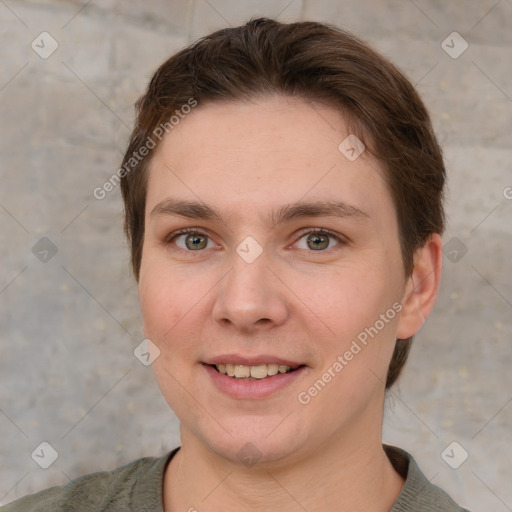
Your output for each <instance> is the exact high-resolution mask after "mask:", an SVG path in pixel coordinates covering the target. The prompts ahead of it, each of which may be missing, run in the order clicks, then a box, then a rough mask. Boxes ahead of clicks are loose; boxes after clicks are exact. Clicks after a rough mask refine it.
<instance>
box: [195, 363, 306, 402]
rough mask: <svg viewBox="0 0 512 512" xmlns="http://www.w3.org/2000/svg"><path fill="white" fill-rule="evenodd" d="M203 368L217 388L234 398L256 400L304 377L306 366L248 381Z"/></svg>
mask: <svg viewBox="0 0 512 512" xmlns="http://www.w3.org/2000/svg"><path fill="white" fill-rule="evenodd" d="M203 368H204V369H205V370H206V371H207V373H208V374H209V375H210V377H211V379H212V380H213V383H214V384H215V385H216V386H217V388H218V389H219V390H220V391H222V392H223V393H226V394H227V395H229V396H231V397H233V398H240V399H249V400H251V399H252V400H255V399H258V398H266V397H268V396H270V395H272V394H273V393H276V392H277V391H279V390H281V389H283V388H285V387H286V386H289V385H290V384H292V383H293V382H295V381H296V380H297V379H298V378H300V377H301V376H302V374H303V373H304V371H305V370H306V366H301V367H299V368H297V369H296V370H294V371H293V372H288V373H278V374H277V375H272V376H271V377H265V378H264V379H255V380H246V379H235V378H234V377H229V376H228V375H224V374H222V373H219V372H218V371H217V370H216V369H215V368H212V367H211V366H208V365H207V364H203Z"/></svg>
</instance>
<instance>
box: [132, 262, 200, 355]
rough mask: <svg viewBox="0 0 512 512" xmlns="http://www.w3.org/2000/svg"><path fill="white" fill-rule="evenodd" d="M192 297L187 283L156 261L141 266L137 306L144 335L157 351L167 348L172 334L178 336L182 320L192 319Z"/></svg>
mask: <svg viewBox="0 0 512 512" xmlns="http://www.w3.org/2000/svg"><path fill="white" fill-rule="evenodd" d="M196 295H197V293H194V288H193V287H190V283H187V282H186V281H185V280H184V279H183V278H181V279H180V278H179V277H178V276H177V275H175V273H171V272H170V270H169V268H168V267H166V266H165V265H162V264H161V263H159V262H158V261H151V260H150V259H148V260H146V261H144V262H143V264H142V265H141V273H140V278H139V303H140V308H141V312H142V320H143V325H144V333H145V335H146V336H147V337H148V338H149V339H151V340H152V341H153V342H154V343H156V344H157V345H159V346H161V350H162V349H165V348H166V347H167V345H168V344H169V343H170V342H171V340H172V339H173V338H174V337H175V335H176V332H182V330H183V327H184V325H185V324H186V322H183V319H184V318H185V317H187V316H190V315H193V313H194V305H195V303H196V302H197V297H196ZM180 329H181V331H180ZM182 335H183V332H182Z"/></svg>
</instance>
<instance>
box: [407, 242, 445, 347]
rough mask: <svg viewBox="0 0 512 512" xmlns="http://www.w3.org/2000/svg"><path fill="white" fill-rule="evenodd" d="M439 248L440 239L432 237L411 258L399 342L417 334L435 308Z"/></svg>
mask: <svg viewBox="0 0 512 512" xmlns="http://www.w3.org/2000/svg"><path fill="white" fill-rule="evenodd" d="M442 247H443V242H442V240H441V236H440V235H439V234H437V233H435V234H433V235H432V236H431V237H430V238H429V239H428V240H427V242H426V243H425V245H423V247H420V248H419V249H417V251H416V252H415V254H414V267H413V270H412V273H411V275H410V276H409V279H408V281H407V285H406V287H405V293H404V296H403V298H402V306H403V309H402V312H401V315H400V322H399V324H398V330H397V338H399V339H406V338H410V337H411V336H413V335H414V334H416V333H417V332H418V331H419V329H420V328H421V326H422V325H423V324H424V323H425V320H426V318H427V317H428V315H429V314H430V312H431V311H432V308H433V307H434V303H435V301H436V298H437V294H438V292H439V285H440V282H441V270H442V266H443V251H442Z"/></svg>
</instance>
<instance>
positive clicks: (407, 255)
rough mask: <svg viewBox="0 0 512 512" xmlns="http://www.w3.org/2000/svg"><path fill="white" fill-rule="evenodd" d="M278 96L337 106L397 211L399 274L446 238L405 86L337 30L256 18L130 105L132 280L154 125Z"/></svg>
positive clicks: (428, 152) (419, 106)
mask: <svg viewBox="0 0 512 512" xmlns="http://www.w3.org/2000/svg"><path fill="white" fill-rule="evenodd" d="M276 93H279V94H285V95H290V96H296V97H301V98H305V99H309V100H317V101H324V102H328V103H329V104H331V105H333V106H334V107H335V108H338V109H339V110H340V111H341V112H342V113H343V114H344V116H345V119H346V121H347V122H348V123H349V126H350V131H351V133H354V134H355V135H356V136H357V137H358V138H359V139H361V140H362V141H363V143H364V144H365V146H366V148H367V150H369V151H370V153H371V154H372V155H373V156H374V157H375V158H376V159H377V160H379V161H380V162H381V163H382V164H383V167H384V169H385V179H386V181H387V185H388V187H389V190H390V193H391V196H392V199H393V202H394V206H395V208H396V213H397V219H398V227H399V235H400V245H401V254H402V259H403V266H404V271H405V274H406V276H409V275H410V273H411V271H412V269H413V263H414V262H413V257H414V252H415V251H416V249H418V248H420V247H421V246H423V245H424V244H425V242H426V241H427V239H428V238H429V236H431V235H432V234H434V233H442V232H443V230H444V210H443V186H444V180H445V169H444V163H443V158H442V152H441V149H440V147H439V144H438V142H437V140H436V137H435V135H434V132H433V129H432V125H431V121H430V118H429V115H428V112H427V110H426V108H425V106H424V104H423V102H422V100H421V99H420V97H419V96H418V94H417V92H416V91H415V89H414V87H413V85H412V84H411V83H410V82H409V80H407V78H405V76H404V75H403V74H402V73H401V72H400V71H399V70H398V69H397V68H396V67H395V66H394V65H393V64H391V63H390V62H389V61H388V60H386V59H385V58H383V57H382V56H381V55H379V54H378V53H377V52H375V51H374V50H372V49H371V48H370V47H369V46H368V45H367V44H366V43H364V42H363V41H361V40H360V39H358V38H357V37H355V36H353V35H352V34H349V33H347V32H345V31H343V30H341V29H339V28H336V27H334V26H331V25H327V24H322V23H317V22H309V21H304V22H297V23H290V24H284V23H280V22H278V21H275V20H271V19H267V18H259V19H255V20H251V21H249V22H248V23H247V24H245V25H243V26H240V27H235V28H228V29H223V30H219V31H217V32H214V33H213V34H210V35H208V36H206V37H203V38H202V39H200V40H198V41H197V42H195V43H193V44H192V45H190V46H189V47H187V48H185V49H183V50H181V51H180V52H178V53H177V54H175V55H173V56H172V57H170V58H169V59H168V60H167V61H166V62H164V63H163V64H162V65H161V66H160V67H159V68H158V70H157V71H156V73H155V74H154V76H153V78H152V79H151V81H150V83H149V85H148V88H147V91H146V93H145V94H144V95H143V96H142V97H141V98H140V99H139V100H138V101H137V104H136V110H137V117H136V122H135V127H134V129H133V132H132V135H131V139H130V142H129V145H128V148H127V151H126V154H125V156H124V159H123V163H122V169H124V172H123V173H122V178H121V189H122V194H123V200H124V205H125V224H124V227H125V232H126V235H127V237H128V240H129V242H130V243H131V261H132V268H133V272H134V274H135V277H136V279H138V277H139V269H140V264H141V259H142V246H143V240H144V212H145V203H146V188H147V169H148V165H149V162H150V161H151V155H152V153H151V151H149V152H147V151H146V152H145V153H147V154H146V156H144V157H141V156H140V154H139V153H138V151H139V149H140V148H141V147H142V146H144V145H145V144H147V142H148V141H149V140H151V141H152V143H153V147H154V146H156V145H157V144H158V142H159V140H160V137H158V136H157V137H155V133H159V132H158V131H157V129H158V127H159V126H167V127H170V125H169V119H170V118H171V116H172V115H173V114H174V113H175V112H176V111H177V110H179V109H181V108H182V106H183V105H187V104H190V101H191V99H192V100H193V101H196V102H197V103H196V104H197V105H201V104H205V103H206V102H214V101H222V100H227V101H229V100H243V99H250V98H254V97H258V96H265V95H271V94H276ZM166 131H167V129H166ZM155 138H158V139H159V140H158V141H156V140H155ZM340 142H341V141H340ZM134 154H138V155H139V156H138V158H137V159H134V157H133V155H134ZM132 162H133V163H132ZM411 343H412V337H411V338H408V339H405V340H397V342H396V344H395V350H394V353H393V357H392V360H391V363H390V367H389V370H388V376H387V381H386V388H389V387H390V386H391V385H392V384H393V383H394V382H395V380H396V379H397V378H398V376H399V374H400V371H401V369H402V367H403V365H404V363H405V361H406V359H407V356H408V354H409V351H410V347H411Z"/></svg>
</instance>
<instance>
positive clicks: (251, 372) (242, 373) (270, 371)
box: [213, 363, 297, 380]
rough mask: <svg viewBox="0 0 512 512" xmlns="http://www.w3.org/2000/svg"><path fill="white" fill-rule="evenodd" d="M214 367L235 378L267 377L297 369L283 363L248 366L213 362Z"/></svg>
mask: <svg viewBox="0 0 512 512" xmlns="http://www.w3.org/2000/svg"><path fill="white" fill-rule="evenodd" d="M213 366H214V367H215V369H216V370H217V371H218V372H219V373H221V374H223V375H227V376H228V377H233V378H235V379H249V380H253V379H265V378H267V377H272V376H274V375H277V374H278V373H289V372H292V371H294V370H296V369H297V367H295V368H292V367H291V366H287V365H285V364H275V363H269V364H259V365H256V366H249V365H243V364H231V363H226V364H222V363H221V364H215V365H213Z"/></svg>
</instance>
